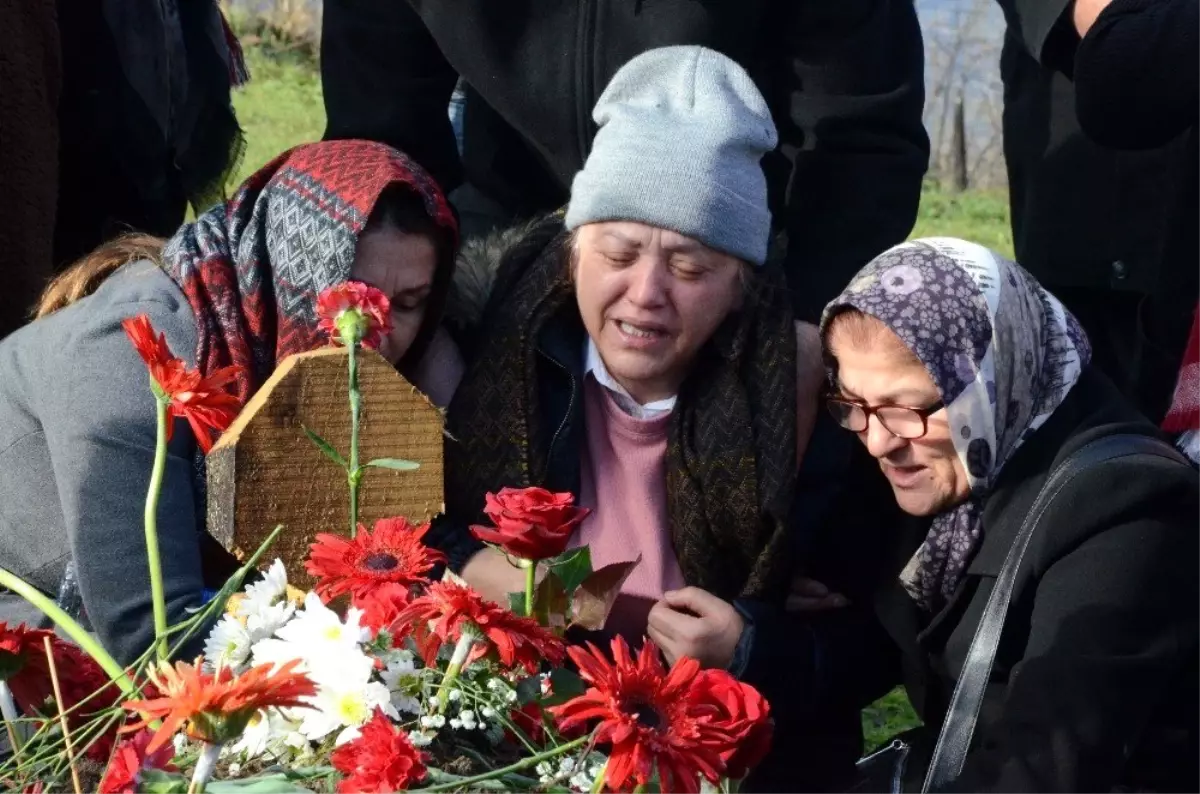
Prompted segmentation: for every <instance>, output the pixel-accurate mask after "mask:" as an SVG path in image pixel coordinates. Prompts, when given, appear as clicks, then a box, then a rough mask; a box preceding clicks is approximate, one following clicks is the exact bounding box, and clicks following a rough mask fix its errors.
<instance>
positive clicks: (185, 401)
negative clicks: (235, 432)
mask: <svg viewBox="0 0 1200 794" xmlns="http://www.w3.org/2000/svg"><path fill="white" fill-rule="evenodd" d="M121 326H122V327H123V328H124V329H125V334H126V335H127V336H128V337H129V341H130V342H132V343H133V347H134V349H135V350H137V352H138V355H139V356H141V357H142V361H144V362H145V363H146V366H147V367H148V368H149V369H150V381H151V386H152V388H153V389H154V392H155V397H158V398H159V399H165V400H167V401H168V406H167V438H168V439H170V438H171V432H172V430H173V429H174V424H175V423H174V421H173V420H174V419H175V418H176V417H178V418H182V419H186V420H187V422H188V424H189V425H191V427H192V433H193V435H195V436H196V443H197V444H199V445H200V449H202V450H204V452H205V453H208V451H209V450H210V449H212V435H211V432H210V431H216V432H217V434H220V433H223V432H224V431H225V429H226V428H228V427H229V425H230V423H232V422H233V420H234V419H236V418H237V415H238V411H240V410H241V403H240V402H238V398H237V397H235V396H234V395H233V394H230V393H229V392H228V391H227V387H228V386H229V384H230V383H233V381H234V380H235V379H236V377H237V375H238V373H240V372H241V367H236V366H235V367H222V368H221V369H218V370H215V371H214V372H212V373H210V374H209V375H208V376H207V377H205V376H203V375H201V374H200V371H199V370H197V369H188V368H187V365H186V364H185V363H183V361H182V360H180V359H178V358H175V357H174V356H173V355H171V349H170V348H169V347H167V339H166V337H165V336H163V335H162V334H156V333H155V332H154V326H152V325H151V324H150V318H149V317H147V316H146V315H144V314H139V315H138V316H136V317H130V318H128V319H126V320H122V321H121Z"/></svg>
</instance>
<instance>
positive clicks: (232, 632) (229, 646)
mask: <svg viewBox="0 0 1200 794" xmlns="http://www.w3.org/2000/svg"><path fill="white" fill-rule="evenodd" d="M250 645H251V640H250V634H249V632H247V631H246V627H245V626H243V625H242V624H241V621H239V620H238V619H237V618H235V617H233V616H232V615H225V616H224V617H223V618H221V619H220V620H218V621H217V625H215V626H213V630H212V632H211V633H209V635H208V639H206V640H205V641H204V667H205V669H207V670H210V671H211V670H213V669H215V668H216V666H217V665H218V664H220V665H221V666H222V667H230V668H233V669H234V670H237V669H239V668H241V667H242V665H244V664H245V663H246V660H247V659H249V658H250Z"/></svg>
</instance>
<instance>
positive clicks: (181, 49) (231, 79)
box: [54, 0, 244, 267]
mask: <svg viewBox="0 0 1200 794" xmlns="http://www.w3.org/2000/svg"><path fill="white" fill-rule="evenodd" d="M58 14H59V27H60V29H61V37H62V41H61V47H62V57H63V70H64V77H63V95H62V102H61V103H60V106H59V114H58V123H59V130H60V134H61V144H60V150H59V156H60V158H61V170H60V183H59V192H58V219H57V231H56V234H55V243H54V266H55V267H62V266H64V265H66V264H68V263H70V262H71V261H73V260H75V259H77V258H79V257H81V256H83V255H85V254H87V253H88V252H90V251H91V250H92V249H93V248H95V247H96V246H98V245H100V244H101V243H103V242H106V241H107V240H111V239H112V238H113V237H115V236H117V235H118V234H120V233H122V232H126V231H130V230H134V231H139V232H146V233H149V234H155V235H158V236H161V237H169V236H171V235H172V234H174V233H175V231H176V229H178V228H179V225H180V224H181V223H183V220H184V216H185V214H186V212H187V206H188V203H189V202H191V203H192V204H193V205H194V206H195V208H196V210H197V212H199V211H203V210H205V209H207V208H208V207H209V206H210V205H212V204H214V203H216V202H217V201H220V200H223V199H224V193H223V191H224V187H225V182H226V179H227V177H228V176H229V174H230V173H231V172H232V170H233V169H235V168H236V167H237V165H238V164H239V162H240V159H241V154H242V151H243V148H244V143H243V141H242V134H241V130H240V128H239V127H238V123H237V119H236V118H235V117H234V114H233V105H232V104H231V100H230V88H231V84H232V83H235V82H238V81H240V80H241V79H242V78H243V77H244V74H243V73H242V69H243V67H242V65H241V55H240V50H239V49H238V48H237V46H236V42H235V41H234V39H233V38H232V36H231V34H229V33H228V30H227V28H226V26H225V23H224V21H223V19H222V16H221V12H220V10H219V8H218V6H217V2H216V0H191V1H190V2H181V3H138V2H132V1H131V0H91V1H90V2H84V3H80V2H75V0H58Z"/></svg>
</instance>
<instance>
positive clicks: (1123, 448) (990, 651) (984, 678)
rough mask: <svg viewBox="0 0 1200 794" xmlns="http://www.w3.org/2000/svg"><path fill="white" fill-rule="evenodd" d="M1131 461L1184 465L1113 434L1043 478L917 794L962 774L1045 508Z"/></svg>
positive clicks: (1142, 440) (1146, 442)
mask: <svg viewBox="0 0 1200 794" xmlns="http://www.w3.org/2000/svg"><path fill="white" fill-rule="evenodd" d="M1131 455H1153V456H1155V457H1159V458H1166V459H1168V460H1174V461H1177V462H1179V463H1183V464H1186V463H1187V461H1186V460H1185V459H1184V457H1183V456H1182V455H1180V454H1179V453H1178V452H1177V451H1176V450H1175V448H1174V447H1172V446H1170V445H1169V444H1167V443H1166V442H1164V441H1160V440H1158V439H1156V438H1152V437H1150V436H1142V435H1134V434H1119V435H1112V436H1106V437H1104V438H1099V439H1096V440H1095V441H1092V442H1091V443H1089V444H1086V445H1085V446H1083V447H1081V448H1080V449H1078V450H1076V451H1075V452H1074V453H1072V454H1071V455H1070V456H1068V457H1067V459H1066V460H1064V461H1062V462H1061V463H1060V464H1059V465H1058V466H1057V467H1056V468H1055V469H1054V471H1053V472H1051V473H1050V476H1049V477H1047V478H1046V484H1045V485H1043V486H1042V490H1041V491H1040V492H1039V493H1038V495H1037V499H1035V500H1034V502H1033V507H1032V508H1030V510H1029V513H1028V514H1027V515H1026V516H1025V521H1024V523H1022V524H1021V529H1020V531H1019V532H1018V533H1017V537H1016V540H1015V541H1014V542H1013V545H1012V548H1011V549H1009V552H1008V556H1007V557H1006V558H1005V559H1004V565H1003V567H1002V568H1001V569H1000V574H999V576H997V577H996V584H995V586H994V587H993V588H992V593H991V596H990V597H989V598H988V602H987V606H985V607H984V610H983V617H982V618H981V619H980V621H979V628H978V630H976V632H975V638H974V639H973V640H972V641H971V649H970V650H969V651H968V652H967V660H966V662H965V663H964V664H963V668H962V674H961V675H960V676H959V678H958V684H957V685H956V686H955V688H954V695H953V696H952V697H951V699H950V708H949V709H948V710H947V712H946V720H945V722H943V723H942V731H941V733H940V734H939V735H938V741H937V745H936V747H935V748H934V751H933V758H932V759H931V760H930V762H929V771H928V773H927V775H926V777H925V785H924V786H923V787H922V789H921V790H922V791H930V790H932V789H937V788H941V787H943V786H946V785H947V784H949V783H951V782H953V781H954V780H955V779H956V778H957V777H958V776H959V775H960V774H961V773H962V768H963V762H964V761H965V760H966V757H967V750H968V749H969V748H970V746H971V737H972V736H973V735H974V733H975V723H976V721H977V720H978V719H979V709H980V706H982V705H983V694H984V691H985V690H986V689H987V684H988V680H989V679H990V678H991V675H992V663H993V662H994V661H995V659H996V648H997V647H998V646H999V644H1000V633H1001V631H1002V630H1003V629H1004V617H1005V615H1006V614H1007V613H1008V605H1009V602H1010V601H1011V599H1012V591H1013V584H1014V583H1015V582H1016V579H1017V570H1018V569H1019V568H1020V567H1021V560H1022V559H1023V558H1024V557H1025V549H1026V548H1028V546H1029V539H1030V538H1031V537H1032V536H1033V532H1034V530H1035V529H1037V525H1038V523H1040V521H1041V519H1042V516H1043V515H1044V514H1045V512H1046V508H1048V507H1049V506H1050V503H1051V502H1052V501H1054V497H1055V496H1057V495H1058V493H1059V492H1060V491H1062V489H1063V488H1064V487H1066V485H1067V483H1069V482H1070V481H1071V480H1072V479H1074V477H1075V475H1077V474H1079V472H1081V471H1084V470H1085V469H1088V468H1091V467H1093V466H1097V465H1099V464H1101V463H1104V462H1106V461H1110V460H1115V459H1116V458H1124V457H1129V456H1131Z"/></svg>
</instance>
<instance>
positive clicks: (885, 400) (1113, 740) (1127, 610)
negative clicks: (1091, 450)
mask: <svg viewBox="0 0 1200 794" xmlns="http://www.w3.org/2000/svg"><path fill="white" fill-rule="evenodd" d="M822 333H823V336H824V340H825V344H826V350H827V353H828V358H829V363H830V369H831V375H832V381H833V391H832V394H831V395H830V397H829V400H828V404H829V409H830V411H831V413H832V414H833V415H834V417H835V419H837V421H838V423H839V424H841V425H842V427H844V428H846V429H847V430H850V431H852V432H854V433H856V434H857V435H858V437H859V439H860V440H861V441H862V443H863V444H864V445H865V446H866V448H867V450H868V451H869V452H870V454H871V455H872V456H873V457H875V458H876V459H877V460H878V462H879V466H880V468H881V469H882V471H883V474H884V476H885V477H886V478H887V479H888V481H889V483H890V485H891V487H892V491H893V493H894V494H895V497H896V500H897V502H898V504H899V506H900V507H901V509H903V510H904V512H906V513H908V514H909V515H910V516H913V517H914V520H913V522H912V523H911V525H909V526H907V527H904V528H902V529H901V530H900V531H893V532H892V534H891V536H890V537H888V538H886V539H884V540H882V541H881V544H882V545H883V546H884V547H886V548H887V549H888V552H887V554H886V555H885V556H887V557H888V559H889V562H888V563H887V564H886V566H885V568H886V569H885V570H884V571H883V572H882V580H881V581H882V582H883V583H882V585H881V589H880V590H879V591H878V592H877V594H876V598H875V599H874V602H875V607H876V614H877V617H878V618H879V620H880V621H881V623H882V624H883V626H884V628H885V629H886V630H887V633H888V635H890V637H891V639H892V641H893V642H894V644H895V645H896V646H898V648H899V651H900V653H899V657H898V659H897V661H899V660H900V659H902V660H903V661H902V663H900V664H897V665H896V666H895V667H894V669H891V671H890V673H889V674H888V675H890V683H893V684H894V683H900V682H901V681H902V680H903V682H904V683H906V684H907V685H908V692H909V695H910V697H911V698H912V700H913V704H914V706H915V707H916V708H917V710H918V712H919V713H920V714H921V716H922V717H923V719H924V721H925V724H926V726H927V728H929V729H932V730H930V731H929V734H928V735H929V736H930V737H932V736H936V729H937V726H938V725H939V724H940V722H941V721H942V719H943V717H944V715H945V712H946V708H947V705H948V702H949V698H950V695H951V693H952V691H953V689H954V686H955V684H956V681H957V679H958V677H959V673H960V671H961V669H962V666H963V663H964V660H965V657H966V653H967V650H968V648H969V646H970V644H971V640H972V637H973V636H974V634H975V631H976V628H977V627H978V623H979V620H980V615H981V612H982V609H983V606H984V604H985V603H986V601H987V598H988V596H989V595H990V593H991V590H992V585H993V583H994V581H995V577H996V575H997V573H998V571H999V570H1000V567H1001V565H1002V564H1003V562H1004V559H1005V556H1006V555H1007V553H1008V551H1009V548H1010V547H1011V546H1012V544H1013V542H1014V538H1015V536H1016V534H1017V532H1018V529H1019V528H1020V526H1021V524H1022V522H1023V520H1024V518H1025V516H1026V513H1027V512H1028V511H1029V509H1030V507H1031V504H1032V502H1033V500H1034V498H1035V496H1036V495H1037V493H1038V491H1039V490H1040V488H1041V487H1042V485H1043V484H1044V482H1045V480H1046V478H1047V477H1048V475H1049V474H1050V472H1051V471H1052V470H1053V469H1054V467H1055V465H1056V464H1057V463H1058V462H1060V461H1062V460H1063V459H1064V458H1065V457H1067V456H1068V455H1069V454H1070V453H1072V452H1073V451H1075V450H1077V449H1079V448H1080V447H1081V446H1083V445H1084V444H1086V443H1087V442H1089V441H1092V440H1094V439H1097V438H1101V437H1104V436H1109V435H1113V434H1117V433H1126V434H1127V433H1132V434H1138V435H1144V436H1155V435H1156V434H1157V433H1156V430H1155V428H1154V427H1153V426H1151V425H1150V424H1149V423H1148V422H1147V421H1146V420H1144V419H1143V418H1142V417H1141V416H1139V415H1138V414H1137V413H1136V412H1135V411H1134V410H1133V409H1132V408H1131V407H1130V406H1129V405H1128V404H1127V403H1126V402H1125V401H1124V400H1123V398H1122V397H1121V396H1120V395H1119V394H1118V393H1117V392H1116V390H1115V388H1114V387H1113V386H1112V384H1111V383H1109V382H1108V381H1107V380H1106V379H1105V378H1104V376H1103V375H1101V374H1100V373H1099V372H1098V371H1096V370H1094V369H1093V368H1092V367H1091V366H1090V365H1089V358H1090V352H1089V349H1088V342H1087V338H1086V337H1085V335H1084V334H1083V332H1082V331H1081V330H1080V328H1079V325H1078V323H1076V321H1075V318H1074V317H1072V316H1071V315H1070V314H1069V313H1068V312H1067V311H1066V310H1065V309H1064V308H1063V306H1062V304H1061V303H1059V301H1058V300H1057V299H1056V298H1055V297H1054V296H1053V295H1051V294H1049V293H1048V292H1046V291H1045V290H1044V289H1042V288H1041V287H1040V286H1039V285H1038V283H1037V282H1036V281H1034V279H1033V278H1032V277H1031V276H1030V275H1029V274H1028V273H1027V272H1025V271H1024V270H1022V269H1021V268H1020V267H1018V266H1017V265H1015V264H1014V263H1012V262H1009V261H1007V260H1005V259H1004V258H1002V257H1000V256H999V255H996V254H994V253H992V252H990V251H988V250H987V249H985V248H982V247H981V246H978V245H975V244H973V243H967V242H964V241H961V240H953V239H944V238H939V239H927V240H917V241H914V242H910V243H905V244H903V245H900V246H897V247H895V248H893V249H891V250H889V251H887V252H885V253H884V254H881V255H880V256H879V257H877V258H876V259H875V260H874V261H873V262H871V263H870V264H869V265H867V267H866V268H864V269H863V270H862V272H860V273H859V274H858V276H857V277H856V278H855V280H854V281H853V282H852V283H851V284H850V285H849V286H848V287H847V288H846V290H845V292H843V293H842V294H841V295H840V296H839V297H838V298H837V299H836V300H834V301H833V302H832V303H831V304H830V305H829V306H828V307H827V308H826V311H825V316H824V320H823V323H822ZM1198 504H1200V503H1198V496H1197V483H1196V480H1195V477H1194V475H1193V473H1192V471H1191V470H1190V468H1189V467H1187V466H1186V465H1183V464H1182V463H1181V462H1175V461H1171V460H1166V459H1162V460H1160V459H1157V458H1153V459H1151V458H1146V457H1139V458H1132V459H1130V458H1126V459H1115V460H1112V461H1109V462H1107V463H1104V464H1099V465H1096V466H1093V467H1091V468H1089V469H1086V470H1084V471H1082V472H1081V473H1080V474H1079V475H1078V476H1077V477H1076V478H1075V479H1073V480H1072V481H1071V482H1070V483H1069V484H1068V485H1067V486H1066V487H1065V488H1063V489H1062V490H1061V492H1059V493H1058V494H1057V495H1056V496H1055V498H1054V499H1053V501H1052V502H1051V505H1050V507H1049V509H1048V510H1047V511H1046V513H1045V514H1044V517H1043V520H1042V521H1041V522H1040V523H1039V524H1038V528H1037V531H1036V533H1035V534H1034V536H1033V539H1032V541H1031V543H1030V546H1029V548H1028V551H1027V553H1026V555H1025V561H1024V563H1023V564H1022V567H1021V568H1020V571H1019V573H1018V576H1017V580H1016V585H1015V589H1014V591H1013V598H1012V605H1011V608H1010V610H1009V613H1008V616H1007V619H1006V621H1005V624H1004V630H1003V634H1002V638H1001V641H1000V646H999V648H1000V649H999V653H998V655H997V659H996V663H995V666H994V668H993V669H992V671H991V679H990V684H989V687H988V691H987V694H986V696H985V701H984V704H983V708H982V712H981V717H980V722H979V725H978V727H977V729H976V731H975V743H974V744H973V745H972V750H971V752H970V753H969V754H968V756H967V761H966V765H965V768H964V770H963V773H962V776H961V777H960V778H959V780H958V781H957V782H956V784H955V788H956V790H959V789H961V790H964V791H1107V790H1111V789H1112V787H1113V786H1115V785H1117V784H1119V783H1125V782H1132V783H1133V784H1134V785H1137V786H1140V787H1145V786H1151V787H1154V786H1160V785H1167V786H1170V787H1171V788H1169V789H1167V790H1192V789H1193V788H1195V786H1196V782H1195V781H1196V778H1195V775H1196V768H1195V766H1196V765H1195V762H1194V759H1195V754H1194V750H1195V734H1194V733H1192V734H1191V738H1190V740H1189V739H1188V733H1187V732H1188V730H1189V729H1190V730H1192V731H1194V729H1195V724H1196V697H1195V695H1194V692H1195V685H1196V678H1197V669H1196V648H1197V624H1198V612H1197V596H1198V595H1200V593H1198V591H1197V576H1196V556H1197V551H1198V547H1197V533H1196V514H1197V509H1198ZM856 543H858V544H861V543H862V539H861V538H859V539H856ZM860 548H861V546H860ZM887 657H888V654H887V653H882V654H880V655H879V660H878V664H879V665H880V668H881V669H880V670H879V671H876V672H883V670H882V668H883V667H887ZM900 670H903V671H904V673H903V675H901V673H900ZM886 677H887V676H885V678H886ZM868 679H869V680H874V681H876V682H878V681H879V680H880V679H879V678H878V677H873V676H863V680H864V681H865V680H868ZM1181 685H1184V686H1186V687H1187V688H1186V689H1184V690H1180V689H1178V687H1179V686H1181ZM1189 690H1190V691H1191V692H1192V693H1193V694H1190V695H1189V694H1188V691H1189ZM872 694H874V693H872ZM1177 727H1178V728H1180V729H1182V731H1183V733H1181V734H1180V733H1177V732H1176V728H1177ZM1180 736H1182V737H1184V741H1183V744H1182V749H1181V752H1179V753H1176V754H1175V756H1174V760H1172V756H1171V752H1170V747H1171V746H1172V745H1171V741H1172V737H1173V738H1174V740H1176V741H1177V740H1178V739H1179V737H1180ZM918 743H919V742H918ZM1189 748H1190V749H1189ZM1160 754H1162V757H1159V755H1160ZM920 767H921V764H916V765H914V769H913V771H914V772H916V773H918V774H919V773H921V772H922V771H923V770H921V768H920ZM1164 776H1165V777H1164ZM1142 790H1145V789H1144V788H1143V789H1142Z"/></svg>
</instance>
